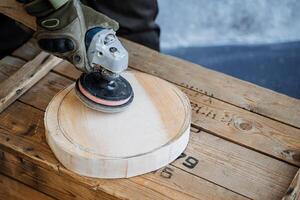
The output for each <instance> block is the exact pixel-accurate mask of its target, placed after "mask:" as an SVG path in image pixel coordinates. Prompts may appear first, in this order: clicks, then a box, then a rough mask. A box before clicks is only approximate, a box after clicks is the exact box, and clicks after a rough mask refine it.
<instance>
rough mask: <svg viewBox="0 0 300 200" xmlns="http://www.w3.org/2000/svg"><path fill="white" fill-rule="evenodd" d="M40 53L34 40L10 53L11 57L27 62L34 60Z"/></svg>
mask: <svg viewBox="0 0 300 200" xmlns="http://www.w3.org/2000/svg"><path fill="white" fill-rule="evenodd" d="M40 52H41V49H39V47H38V46H37V44H36V40H35V39H34V38H31V39H30V40H28V41H27V42H26V43H24V44H23V45H22V46H21V47H19V48H18V49H16V50H15V51H14V52H12V56H15V57H18V58H21V59H23V60H26V61H29V60H32V59H34V58H35V57H36V56H37V55H38V54H39V53H40Z"/></svg>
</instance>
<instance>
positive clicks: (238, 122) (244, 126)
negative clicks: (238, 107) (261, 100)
mask: <svg viewBox="0 0 300 200" xmlns="http://www.w3.org/2000/svg"><path fill="white" fill-rule="evenodd" d="M234 126H235V127H236V128H237V129H239V130H241V131H250V130H252V129H253V123H252V122H251V121H249V120H246V119H242V118H235V119H234Z"/></svg>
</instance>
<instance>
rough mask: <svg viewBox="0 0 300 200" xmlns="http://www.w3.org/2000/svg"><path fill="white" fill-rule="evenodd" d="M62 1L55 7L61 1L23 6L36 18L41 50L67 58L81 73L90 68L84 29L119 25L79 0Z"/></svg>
mask: <svg viewBox="0 0 300 200" xmlns="http://www.w3.org/2000/svg"><path fill="white" fill-rule="evenodd" d="M64 1H65V3H64V5H58V6H56V5H54V3H53V2H59V3H61V2H62V1H61V0H50V1H48V0H35V1H31V2H30V3H27V4H26V5H25V9H26V10H27V12H28V13H29V14H31V15H34V16H36V17H37V25H38V30H37V32H36V33H35V37H36V39H37V41H38V44H39V46H40V48H41V49H43V50H45V51H47V52H49V53H52V54H54V55H56V56H58V57H61V58H64V59H67V60H69V61H70V62H71V63H73V64H74V65H75V66H76V67H77V68H78V69H79V70H81V71H83V72H86V71H90V70H91V66H89V64H88V60H87V55H86V52H87V50H86V45H85V35H86V32H87V31H88V30H89V29H92V28H95V27H100V28H104V29H113V30H114V31H116V30H117V29H118V28H119V25H118V23H117V22H116V21H114V20H112V19H110V18H108V17H107V16H105V15H103V14H101V13H99V12H97V11H95V10H93V9H91V8H89V7H87V6H85V5H83V4H81V3H80V1H79V0H64ZM51 2H52V4H51ZM55 7H56V8H55ZM57 7H59V8H57Z"/></svg>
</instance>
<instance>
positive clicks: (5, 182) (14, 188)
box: [0, 174, 53, 200]
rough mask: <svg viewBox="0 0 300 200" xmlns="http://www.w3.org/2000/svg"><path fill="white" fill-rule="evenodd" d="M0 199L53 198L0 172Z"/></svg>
mask: <svg viewBox="0 0 300 200" xmlns="http://www.w3.org/2000/svg"><path fill="white" fill-rule="evenodd" d="M0 199H5V200H28V199H31V200H53V198H51V197H49V196H47V195H45V194H43V193H41V192H38V191H36V190H34V189H32V188H31V187H28V186H27V185H24V184H22V183H20V182H18V181H16V180H13V179H11V178H8V177H7V176H4V175H2V174H0Z"/></svg>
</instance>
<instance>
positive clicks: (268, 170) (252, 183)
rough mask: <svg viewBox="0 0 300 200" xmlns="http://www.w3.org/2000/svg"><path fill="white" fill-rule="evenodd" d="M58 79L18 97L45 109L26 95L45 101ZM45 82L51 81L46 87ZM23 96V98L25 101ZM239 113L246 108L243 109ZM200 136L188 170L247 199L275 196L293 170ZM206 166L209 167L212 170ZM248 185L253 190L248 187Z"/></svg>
mask: <svg viewBox="0 0 300 200" xmlns="http://www.w3.org/2000/svg"><path fill="white" fill-rule="evenodd" d="M51 77H52V78H53V80H52V81H51V80H50V79H52V78H51ZM46 79H47V81H46ZM60 79H65V78H62V77H60V76H58V75H57V74H53V73H49V75H48V76H47V77H46V78H44V79H43V80H42V81H41V82H40V83H38V84H37V85H36V86H34V87H33V88H32V90H33V91H34V92H33V93H31V91H29V92H28V93H27V94H26V95H24V97H22V98H21V100H22V101H24V102H25V103H30V104H31V105H32V106H34V107H37V108H40V109H45V107H46V103H43V105H41V104H40V103H39V102H40V101H36V100H34V99H33V101H32V100H31V99H30V96H31V97H34V95H33V94H36V93H39V94H41V97H43V96H48V97H47V100H48V101H49V100H50V99H51V95H50V96H49V93H51V90H50V91H49V90H45V91H43V90H44V89H45V88H47V87H49V88H55V90H59V89H60V88H63V87H64V86H63V85H60V84H57V85H56V84H55V83H56V82H60V83H62V82H65V81H59V80H60ZM66 82H67V81H66ZM49 83H51V84H50V85H48V86H47V84H49ZM55 93H56V92H55V91H54V92H52V96H53V95H55ZM46 94H47V95H46ZM23 98H26V101H25V99H23ZM47 100H43V101H42V102H46V101H47ZM243 112H247V111H244V110H243ZM276 123H277V122H276ZM202 135H204V136H198V135H194V134H192V139H191V141H190V145H189V147H188V149H187V151H186V153H188V154H189V155H188V156H186V157H185V158H184V159H187V158H188V157H192V158H190V159H192V160H191V162H193V161H194V160H193V159H197V160H198V162H199V163H201V164H198V165H199V168H198V166H197V167H195V168H194V169H193V170H191V171H189V172H190V173H193V174H195V175H196V176H199V177H203V178H205V179H207V180H210V181H212V182H214V183H217V184H219V185H222V186H223V187H226V188H229V189H230V190H232V191H235V192H238V193H241V194H243V195H245V196H247V197H250V198H258V199H259V198H262V197H263V198H264V199H272V198H274V199H276V198H277V199H278V198H281V197H282V195H283V194H284V192H285V190H286V188H287V187H288V185H289V183H290V181H291V180H292V178H293V176H294V174H295V173H296V168H295V167H292V166H290V165H287V164H285V163H282V162H280V161H277V160H274V159H272V158H269V157H267V156H264V155H261V154H259V153H256V152H253V151H251V150H249V149H245V148H243V147H240V146H239V145H236V144H232V143H230V142H226V141H224V140H222V139H220V138H218V137H215V136H211V135H210V134H207V133H204V132H203V133H202ZM222 148H223V150H222ZM196 149H197V150H196ZM227 157H229V158H227ZM178 163H179V164H178ZM186 165H188V164H186ZM175 166H176V167H178V168H181V169H183V170H189V168H187V167H186V166H185V165H182V160H178V161H176V162H175ZM224 166H225V167H224ZM206 169H213V170H212V171H214V173H211V171H210V170H206ZM282 172H283V174H282ZM166 173H169V172H166ZM275 180H276V181H275ZM249 187H251V188H252V189H253V190H249V189H248V188H249ZM269 187H270V188H269ZM273 190H275V191H273ZM265 191H270V193H266V192H265Z"/></svg>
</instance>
